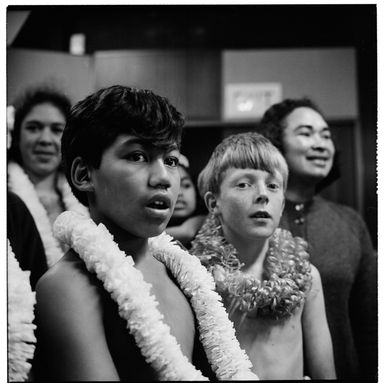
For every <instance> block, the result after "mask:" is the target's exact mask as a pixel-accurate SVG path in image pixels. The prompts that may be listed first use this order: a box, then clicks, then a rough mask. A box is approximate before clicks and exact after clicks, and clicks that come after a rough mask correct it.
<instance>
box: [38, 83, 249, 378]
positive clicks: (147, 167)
mask: <svg viewBox="0 0 385 383" xmlns="http://www.w3.org/2000/svg"><path fill="white" fill-rule="evenodd" d="M182 126H183V118H182V116H181V114H180V113H179V112H178V111H177V110H176V109H175V108H174V107H173V106H172V105H171V104H170V103H169V102H168V101H167V100H166V99H164V98H163V97H160V96H157V95H155V94H154V93H153V92H151V91H146V90H137V89H132V88H128V87H124V86H113V87H110V88H106V89H102V90H100V91H98V92H96V93H94V94H92V95H91V96H89V97H87V98H86V99H85V100H83V101H81V102H79V103H78V104H77V105H75V106H74V108H73V109H72V111H71V114H70V117H69V119H68V123H67V126H66V128H65V131H64V133H63V137H62V157H63V164H64V169H65V172H66V175H67V178H68V180H69V182H70V184H71V187H72V189H73V192H74V193H75V195H76V196H77V197H78V199H79V200H80V201H82V202H83V203H84V204H86V205H88V207H89V210H90V216H91V218H92V220H86V219H84V218H82V217H79V216H74V215H73V214H71V213H64V215H62V216H61V217H59V219H58V220H57V222H56V224H55V227H56V229H55V230H56V233H57V235H58V236H59V237H60V238H61V239H64V240H65V241H66V242H67V244H69V245H70V247H72V249H71V250H70V251H69V252H68V253H67V254H66V255H65V256H64V257H63V258H62V260H61V261H60V262H58V264H57V265H55V267H53V268H52V269H51V270H50V271H49V272H48V273H46V274H45V276H44V277H43V278H42V279H41V280H40V282H39V284H38V286H37V326H38V334H37V337H38V345H37V352H36V354H37V356H36V361H35V375H36V378H37V379H38V380H39V379H49V380H124V381H127V380H132V381H138V380H159V379H163V380H183V379H187V380H196V379H201V378H203V376H202V375H201V372H200V371H199V370H196V369H195V368H196V367H197V368H198V369H199V368H202V369H203V370H204V371H202V372H203V373H204V374H206V376H207V375H208V376H210V375H211V374H212V372H211V371H210V369H209V368H207V367H208V365H207V359H206V358H205V357H204V355H203V353H202V352H201V348H202V344H203V346H204V339H206V338H207V337H210V331H208V330H209V329H210V326H212V325H211V324H210V326H208V327H207V326H206V327H205V326H202V325H201V324H202V323H201V322H202V319H203V320H205V319H206V307H210V306H211V305H214V306H215V305H218V312H221V307H219V306H220V304H219V302H217V303H216V302H215V300H216V298H215V296H214V295H213V294H215V293H214V292H213V291H212V288H206V284H205V282H204V281H205V280H206V278H207V274H204V273H203V271H204V272H206V271H205V270H202V271H201V274H200V275H201V277H202V282H199V281H197V280H192V281H190V280H189V278H188V277H187V278H186V276H185V275H184V274H183V275H181V274H180V273H179V272H178V270H180V269H182V270H183V269H184V268H186V270H189V271H191V273H193V272H195V269H197V268H196V267H195V266H194V267H193V268H192V267H191V265H190V263H191V262H193V263H194V261H195V260H196V259H195V257H191V256H190V255H189V254H188V253H187V252H185V251H184V250H182V249H180V248H179V247H178V246H177V245H176V244H175V243H171V242H170V240H169V239H168V237H167V236H166V235H163V237H162V236H159V235H160V234H161V233H162V232H163V231H164V229H165V228H166V225H167V223H168V220H169V219H170V216H171V214H172V210H173V208H174V205H175V202H176V199H177V195H178V189H179V171H178V157H179V145H180V138H181V129H182ZM97 225H98V226H97ZM106 229H107V230H106ZM109 233H110V234H112V236H113V239H112V237H111V235H110V234H109ZM155 236H159V238H158V237H156V238H158V239H155V240H153V241H152V242H151V241H150V240H149V238H150V237H155ZM176 257H178V258H177V261H178V262H179V263H178V267H176V266H175V265H174V263H173V262H174V261H175V259H176ZM174 258H175V259H174ZM196 261H197V262H198V260H196ZM170 265H171V266H170ZM173 265H174V266H173ZM198 266H199V262H198ZM188 274H189V273H187V275H188ZM181 281H182V282H183V283H181ZM207 281H208V284H207V285H210V283H209V282H210V281H209V280H207ZM196 283H198V285H197V284H196ZM199 283H200V284H199ZM182 285H183V286H182ZM186 286H187V288H186ZM210 289H211V290H210ZM182 290H183V292H182ZM209 290H210V291H209ZM149 291H150V292H149ZM191 292H194V294H190V293H191ZM205 293H207V294H206V295H204V294H205ZM189 294H190V295H189ZM202 294H203V295H202ZM194 296H200V299H201V301H200V302H198V303H197V305H196V304H194ZM208 297H210V300H209V301H206V300H207V299H208ZM187 298H190V301H191V302H189V300H188V299H187ZM213 299H214V301H213ZM190 303H191V305H190ZM200 305H201V306H202V307H200ZM192 306H193V307H192ZM193 308H194V310H193ZM194 313H195V315H196V316H195V317H194ZM217 318H218V317H217V316H216V314H213V316H212V318H211V319H212V323H214V325H215V323H216V321H217ZM196 322H198V324H199V325H200V326H199V332H200V335H201V340H202V339H203V340H202V344H201V342H199V341H198V339H197V335H198V331H196V330H197V326H196ZM229 323H230V322H229ZM229 323H227V322H226V321H225V322H223V321H221V324H220V322H219V320H218V326H217V327H218V328H224V331H227V333H223V337H225V338H232V335H230V336H229V334H230V333H231V331H233V328H232V327H231V328H230V327H229V325H230V324H229ZM220 326H222V327H220ZM159 334H161V335H159ZM202 334H203V335H206V336H203V337H202ZM219 335H221V334H220V333H218V336H219ZM218 345H219V349H220V344H218ZM228 348H229V349H230V350H231V351H232V352H233V354H232V355H229V356H230V357H228V360H229V363H232V362H231V360H232V359H235V360H238V361H239V363H240V364H238V365H237V366H236V368H234V369H233V368H230V370H229V371H230V375H229V374H228V375H223V371H224V370H223V368H222V367H223V366H221V365H218V363H219V364H220V363H221V359H220V358H217V360H216V358H215V357H214V356H213V355H214V353H216V352H217V349H215V350H211V349H208V348H205V351H206V354H207V357H208V359H209V361H210V364H211V366H212V369H213V370H214V371H215V372H216V374H217V375H218V374H219V376H221V377H224V378H232V377H235V378H237V377H240V376H248V375H247V374H249V373H250V372H249V366H248V363H249V361H248V359H247V358H243V356H245V355H244V353H242V351H241V350H240V348H239V344H238V342H237V341H236V340H235V333H234V339H233V341H232V343H231V347H228ZM223 353H224V354H223V355H225V356H226V355H227V353H228V351H227V350H226V349H224V350H223ZM237 355H238V356H239V358H238V359H237ZM233 356H234V357H233ZM224 367H225V366H224ZM221 374H222V375H221ZM238 374H240V375H238ZM243 374H246V375H243ZM250 376H251V377H252V375H250Z"/></svg>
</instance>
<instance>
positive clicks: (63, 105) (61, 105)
mask: <svg viewBox="0 0 385 383" xmlns="http://www.w3.org/2000/svg"><path fill="white" fill-rule="evenodd" d="M45 103H49V104H52V105H53V106H54V107H56V108H57V109H58V110H59V111H60V112H61V113H62V114H63V117H64V118H65V119H67V118H68V115H69V112H70V109H71V101H70V99H69V98H68V97H67V96H66V95H65V94H64V93H62V92H61V91H59V90H57V89H55V88H54V87H52V86H49V85H38V86H34V87H31V88H28V89H26V90H25V91H24V92H23V93H22V94H21V95H19V96H18V97H17V98H16V100H15V101H14V102H13V106H14V107H15V120H14V125H13V129H12V131H11V147H10V148H9V151H8V159H9V160H12V161H15V162H17V163H18V164H20V165H23V164H22V159H21V153H20V130H21V125H22V123H23V121H24V119H25V117H26V115H27V114H28V113H29V112H30V111H31V109H32V108H33V107H34V106H36V105H39V104H45Z"/></svg>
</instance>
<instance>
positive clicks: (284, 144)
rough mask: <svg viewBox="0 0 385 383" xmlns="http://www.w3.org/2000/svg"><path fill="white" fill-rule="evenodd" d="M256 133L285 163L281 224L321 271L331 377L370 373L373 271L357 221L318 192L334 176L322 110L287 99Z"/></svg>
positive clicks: (372, 367)
mask: <svg viewBox="0 0 385 383" xmlns="http://www.w3.org/2000/svg"><path fill="white" fill-rule="evenodd" d="M258 131H259V132H260V133H262V134H264V135H265V136H266V137H267V138H269V139H270V140H271V141H272V142H273V144H275V145H276V146H277V147H278V148H279V149H280V150H281V152H282V153H283V155H284V157H285V159H286V161H287V163H288V166H289V174H290V176H289V182H288V187H287V192H286V204H285V210H284V213H283V216H282V219H281V223H280V226H281V227H282V228H284V229H287V230H290V231H291V232H292V234H293V235H294V236H300V237H303V238H304V239H305V240H306V241H308V242H309V245H310V249H309V253H310V261H311V263H313V264H314V266H316V267H317V268H318V270H319V272H320V274H321V278H322V284H323V290H324V295H325V304H326V314H327V318H328V322H329V327H330V332H331V335H332V340H333V348H334V357H335V364H336V371H337V378H338V379H354V378H355V379H357V378H365V379H368V380H373V381H374V380H375V379H376V376H377V291H376V286H377V271H376V270H377V269H376V267H377V266H376V262H377V258H376V256H375V253H374V250H373V246H372V243H371V240H370V237H369V233H368V230H367V227H366V225H365V223H364V221H363V220H362V218H361V216H360V215H359V214H358V213H357V212H356V211H354V210H353V209H351V208H350V207H348V206H344V205H341V204H337V203H334V202H331V201H328V200H326V199H324V198H322V197H321V196H319V195H318V194H317V192H318V191H319V190H320V189H321V188H322V187H323V186H325V185H326V184H328V183H330V181H332V180H333V179H335V178H336V177H335V174H336V171H335V169H336V167H335V147H334V143H333V139H332V136H331V133H330V129H329V126H328V124H327V122H326V121H325V118H324V117H323V115H322V113H321V111H320V110H319V109H318V107H317V106H316V105H315V104H314V103H313V102H312V101H311V100H309V99H306V98H304V99H298V100H293V99H286V100H284V101H282V102H281V103H278V104H275V105H273V106H271V107H270V108H269V109H268V110H267V111H266V112H265V114H264V116H263V118H262V120H261V125H260V128H259V129H258Z"/></svg>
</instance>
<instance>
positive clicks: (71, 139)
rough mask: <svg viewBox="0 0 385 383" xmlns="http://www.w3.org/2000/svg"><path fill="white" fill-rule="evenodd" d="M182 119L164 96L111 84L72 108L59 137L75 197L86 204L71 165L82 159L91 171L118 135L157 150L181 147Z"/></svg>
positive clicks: (85, 198) (96, 166)
mask: <svg viewBox="0 0 385 383" xmlns="http://www.w3.org/2000/svg"><path fill="white" fill-rule="evenodd" d="M183 125H184V118H183V116H182V114H181V113H179V112H178V111H177V110H176V109H175V107H174V106H173V105H171V103H170V102H169V101H168V100H167V99H166V98H164V97H161V96H158V95H156V94H155V93H153V92H152V91H150V90H144V89H135V88H130V87H127V86H120V85H114V86H111V87H109V88H104V89H100V90H99V91H97V92H95V93H93V94H91V95H90V96H88V97H86V98H85V99H84V100H82V101H80V102H78V103H77V104H76V105H74V107H73V108H72V109H71V113H70V116H69V118H68V120H67V125H66V127H65V129H64V132H63V136H62V162H63V168H64V172H65V174H66V176H67V180H68V182H69V184H70V185H71V188H72V191H73V193H74V194H75V196H76V197H77V198H78V199H79V201H80V202H82V203H83V204H84V205H86V206H87V205H88V200H87V195H86V193H85V192H81V191H79V190H78V189H76V188H75V187H74V185H73V183H72V180H71V166H72V162H73V160H74V159H75V158H76V157H81V158H82V159H83V160H84V161H85V162H86V163H87V164H88V165H90V166H92V167H93V168H94V169H98V168H99V166H100V162H101V158H102V155H103V153H104V151H105V150H106V149H107V148H108V147H109V146H111V145H112V143H113V142H114V141H115V140H116V138H117V137H118V136H119V135H121V134H129V135H133V136H136V137H138V138H139V139H140V140H142V141H143V142H144V143H148V144H149V145H152V146H155V147H157V148H160V149H166V150H167V149H168V148H171V147H172V146H173V145H175V144H176V145H177V146H178V147H180V143H181V135H182V127H183Z"/></svg>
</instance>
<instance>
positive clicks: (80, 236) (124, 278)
mask: <svg viewBox="0 0 385 383" xmlns="http://www.w3.org/2000/svg"><path fill="white" fill-rule="evenodd" d="M54 233H55V235H56V237H57V238H58V239H60V240H62V241H64V242H65V243H67V244H68V245H70V246H71V247H72V248H73V249H74V250H75V251H76V252H77V253H78V254H79V257H80V258H81V259H82V260H83V261H84V262H85V264H86V266H87V269H88V270H89V271H90V272H93V273H95V274H96V276H97V277H98V279H100V280H101V281H102V282H103V284H104V288H105V289H106V290H107V291H108V292H109V293H110V294H111V297H112V299H113V300H114V301H116V302H117V304H118V306H119V315H120V316H121V317H122V318H123V319H125V320H126V321H127V324H128V329H129V331H130V333H131V334H132V335H133V336H134V338H135V341H136V344H137V345H138V347H139V348H140V350H141V352H142V355H143V356H144V358H145V360H146V361H147V363H149V364H151V365H152V367H153V368H154V369H155V370H156V371H157V372H158V374H159V378H160V380H207V378H206V377H204V376H203V375H202V373H201V372H200V371H199V370H197V369H196V368H195V367H194V366H193V365H192V364H191V363H190V362H189V361H188V359H187V358H186V356H185V355H183V353H182V351H181V348H180V345H179V344H178V343H177V341H176V339H175V337H174V336H172V335H171V333H170V328H169V326H168V325H166V324H165V323H164V322H163V315H162V314H161V313H160V312H159V310H158V309H157V305H158V302H157V301H156V299H155V297H154V296H153V295H151V292H150V288H151V285H150V284H148V283H146V282H145V281H144V279H143V275H142V273H141V272H140V271H139V270H138V269H136V268H135V267H134V261H133V258H132V257H131V256H130V255H126V254H125V253H124V252H123V251H121V250H120V249H119V247H118V245H117V244H116V243H115V242H114V240H113V237H112V235H111V234H110V233H109V231H108V230H107V228H106V227H105V226H104V225H103V224H99V225H96V224H95V223H94V221H92V220H91V219H88V218H87V217H83V216H81V215H79V214H76V213H74V212H64V213H62V214H61V215H60V216H59V217H58V218H57V220H56V222H55V224H54ZM149 252H150V254H151V255H152V256H154V257H155V258H156V259H158V260H159V261H161V262H162V263H164V264H165V265H166V266H167V267H168V268H169V270H170V271H171V272H172V274H173V275H174V277H175V278H176V280H177V281H178V283H179V285H180V287H181V289H182V290H183V292H184V294H185V295H186V296H187V297H189V298H190V300H191V304H192V307H193V309H194V311H195V315H196V318H197V321H198V324H199V333H200V340H201V342H202V344H203V347H204V349H205V352H206V355H207V358H208V361H209V362H210V364H211V366H212V369H213V371H214V372H215V373H216V376H217V377H218V379H221V380H230V379H235V380H257V379H258V377H257V376H256V375H255V374H254V373H252V372H251V368H252V365H251V362H250V360H249V358H248V357H247V355H246V353H245V352H244V351H243V350H242V349H241V348H240V346H239V343H238V341H237V339H236V338H235V330H234V327H233V324H232V323H231V322H230V320H229V319H228V317H227V313H226V311H225V309H224V307H223V304H222V302H221V298H220V296H219V295H218V294H217V293H216V292H215V291H214V289H215V283H214V280H213V278H212V276H211V275H210V273H208V272H207V271H206V269H205V268H204V267H203V266H202V265H201V264H200V262H199V260H198V259H197V258H196V257H194V256H192V255H190V254H189V253H188V252H187V251H185V250H183V249H181V248H180V247H179V246H178V245H177V244H176V243H175V242H173V238H172V237H170V236H169V235H167V234H166V233H163V234H161V235H159V236H158V237H154V238H150V239H149Z"/></svg>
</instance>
